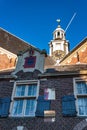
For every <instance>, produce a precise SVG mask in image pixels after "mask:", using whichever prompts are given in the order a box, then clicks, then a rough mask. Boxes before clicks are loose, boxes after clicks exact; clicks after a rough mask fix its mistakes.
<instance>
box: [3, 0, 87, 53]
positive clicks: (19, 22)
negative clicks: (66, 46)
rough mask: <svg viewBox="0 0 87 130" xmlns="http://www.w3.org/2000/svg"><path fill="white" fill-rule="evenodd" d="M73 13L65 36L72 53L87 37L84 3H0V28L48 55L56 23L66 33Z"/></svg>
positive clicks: (47, 0)
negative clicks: (59, 22) (43, 50)
mask: <svg viewBox="0 0 87 130" xmlns="http://www.w3.org/2000/svg"><path fill="white" fill-rule="evenodd" d="M75 12H76V16H75V18H74V20H73V21H72V23H71V25H70V26H69V28H68V30H67V32H66V38H67V40H69V42H70V49H72V48H74V47H75V46H76V45H77V44H78V43H79V42H81V41H82V40H83V39H84V38H85V37H86V36H87V0H0V27H2V28H3V29H5V30H7V31H9V32H10V33H12V34H14V35H16V36H17V37H20V38H21V39H23V40H25V41H27V42H29V43H30V44H32V45H34V46H36V47H37V48H40V49H41V50H42V49H46V50H47V52H48V50H49V46H48V42H50V40H52V38H53V37H52V33H53V31H54V30H55V29H56V27H57V25H58V23H57V22H56V19H61V27H62V28H63V29H64V30H65V28H66V26H67V24H68V23H69V21H70V19H71V18H72V16H73V14H74V13H75Z"/></svg>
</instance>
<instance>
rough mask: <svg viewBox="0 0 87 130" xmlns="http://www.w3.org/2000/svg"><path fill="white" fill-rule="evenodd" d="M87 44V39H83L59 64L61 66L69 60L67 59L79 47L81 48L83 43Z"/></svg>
mask: <svg viewBox="0 0 87 130" xmlns="http://www.w3.org/2000/svg"><path fill="white" fill-rule="evenodd" d="M86 42H87V37H86V38H85V39H83V40H82V41H81V42H80V43H79V44H78V45H77V46H76V47H75V48H74V49H73V50H72V51H70V52H69V53H68V54H67V55H66V56H65V57H64V58H63V59H62V60H61V61H60V64H62V63H63V62H65V61H67V60H68V59H69V57H70V56H71V55H72V54H74V53H75V52H76V51H78V50H79V48H80V47H82V46H83V45H84V43H86Z"/></svg>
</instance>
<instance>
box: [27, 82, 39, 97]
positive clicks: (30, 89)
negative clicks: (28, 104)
mask: <svg viewBox="0 0 87 130" xmlns="http://www.w3.org/2000/svg"><path fill="white" fill-rule="evenodd" d="M36 93H37V85H35V84H34V85H33V84H32V85H29V86H28V96H36Z"/></svg>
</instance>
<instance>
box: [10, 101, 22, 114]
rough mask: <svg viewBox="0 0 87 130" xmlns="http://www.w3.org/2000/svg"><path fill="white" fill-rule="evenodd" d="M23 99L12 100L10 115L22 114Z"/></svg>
mask: <svg viewBox="0 0 87 130" xmlns="http://www.w3.org/2000/svg"><path fill="white" fill-rule="evenodd" d="M22 109H23V100H17V101H14V104H13V111H12V115H22Z"/></svg>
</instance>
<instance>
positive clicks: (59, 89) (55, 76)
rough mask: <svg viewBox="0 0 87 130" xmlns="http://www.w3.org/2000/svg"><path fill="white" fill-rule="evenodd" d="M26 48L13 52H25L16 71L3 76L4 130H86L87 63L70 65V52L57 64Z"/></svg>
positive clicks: (0, 115) (0, 119) (0, 108)
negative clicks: (68, 62)
mask: <svg viewBox="0 0 87 130" xmlns="http://www.w3.org/2000/svg"><path fill="white" fill-rule="evenodd" d="M13 38H14V36H13ZM15 38H16V37H15ZM17 40H18V38H17ZM19 41H20V40H19ZM21 42H22V41H21ZM85 42H86V40H85ZM85 42H84V41H83V42H81V43H80V45H79V46H78V47H77V49H75V50H74V51H72V53H75V52H77V51H76V50H80V48H82V49H83V48H84V47H83V46H86V44H85ZM4 43H5V41H4V42H3V44H4ZM22 43H23V42H22ZM20 45H21V43H20ZM23 45H24V46H26V48H25V49H23V48H21V49H19V50H18V51H17V52H16V53H14V52H13V53H14V54H16V55H17V53H18V52H19V51H21V52H20V53H19V55H18V62H17V65H16V69H14V70H12V69H10V70H6V71H2V72H0V129H1V130H31V129H32V130H45V129H47V130H86V129H87V118H86V117H87V109H86V108H87V64H86V63H87V62H85V63H84V62H82V63H81V62H79V61H78V62H77V63H73V64H71V63H70V64H67V61H68V60H69V58H71V57H72V56H73V55H72V53H71V52H70V53H69V54H68V55H67V56H66V58H64V61H63V59H62V60H61V61H60V64H56V62H55V61H54V60H53V57H49V56H47V55H46V53H45V52H44V51H41V50H38V49H37V48H35V47H33V46H32V45H31V46H30V45H25V43H24V44H23ZM8 46H9V45H8ZM3 48H4V46H3ZM4 49H6V48H4ZM10 49H11V47H10ZM10 49H9V50H8V51H11V50H10ZM78 52H80V51H78ZM76 54H77V53H76ZM86 55H87V54H86V51H85V57H86ZM46 56H47V57H46ZM70 56H71V57H70ZM65 60H66V64H64V62H65ZM85 60H86V58H85ZM51 61H52V62H51Z"/></svg>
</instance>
